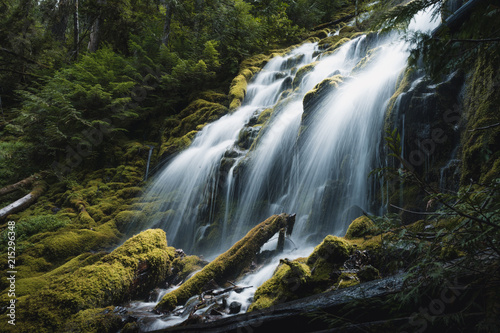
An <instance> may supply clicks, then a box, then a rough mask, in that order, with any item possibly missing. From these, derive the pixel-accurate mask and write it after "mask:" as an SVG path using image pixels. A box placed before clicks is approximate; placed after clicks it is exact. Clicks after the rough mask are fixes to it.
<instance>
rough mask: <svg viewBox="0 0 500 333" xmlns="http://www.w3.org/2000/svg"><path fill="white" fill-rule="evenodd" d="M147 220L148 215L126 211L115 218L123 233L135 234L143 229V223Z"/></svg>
mask: <svg viewBox="0 0 500 333" xmlns="http://www.w3.org/2000/svg"><path fill="white" fill-rule="evenodd" d="M145 220H146V214H144V213H143V212H141V211H130V210H126V211H123V212H120V213H118V214H117V215H116V216H115V218H114V221H115V225H116V227H117V228H118V230H119V231H120V232H122V233H129V234H133V233H135V232H137V231H139V230H138V228H140V227H141V222H142V221H145Z"/></svg>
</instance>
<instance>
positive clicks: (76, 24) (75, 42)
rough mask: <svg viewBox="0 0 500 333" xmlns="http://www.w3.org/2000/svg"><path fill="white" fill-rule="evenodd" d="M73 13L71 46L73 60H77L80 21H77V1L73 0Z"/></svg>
mask: <svg viewBox="0 0 500 333" xmlns="http://www.w3.org/2000/svg"><path fill="white" fill-rule="evenodd" d="M74 9H75V11H74V12H73V45H74V49H75V50H74V51H75V60H77V59H78V53H79V47H80V46H79V44H80V21H79V19H78V0H75V8H74Z"/></svg>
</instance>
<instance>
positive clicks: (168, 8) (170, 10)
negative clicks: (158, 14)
mask: <svg viewBox="0 0 500 333" xmlns="http://www.w3.org/2000/svg"><path fill="white" fill-rule="evenodd" d="M173 15H174V3H173V2H172V1H170V0H168V1H166V2H165V23H164V25H163V37H162V39H161V42H162V44H163V45H165V46H167V45H168V38H169V37H170V24H171V23H172V16H173Z"/></svg>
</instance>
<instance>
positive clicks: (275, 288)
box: [248, 260, 311, 311]
mask: <svg viewBox="0 0 500 333" xmlns="http://www.w3.org/2000/svg"><path fill="white" fill-rule="evenodd" d="M310 279H311V271H310V269H309V267H308V266H307V265H306V264H304V263H301V262H298V261H289V260H282V261H281V263H280V265H279V266H278V268H277V269H276V272H275V273H274V274H273V277H272V278H270V279H269V280H267V281H266V282H264V283H263V284H262V285H261V286H260V287H259V288H257V290H256V291H255V295H254V302H253V303H252V304H251V305H250V307H249V308H248V311H254V310H260V309H264V308H268V307H270V306H272V305H276V304H279V303H283V302H287V301H291V300H294V299H298V298H299V297H301V296H303V295H302V293H303V291H302V290H301V286H304V285H307V283H308V282H309V281H310Z"/></svg>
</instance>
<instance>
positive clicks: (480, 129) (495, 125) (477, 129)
mask: <svg viewBox="0 0 500 333" xmlns="http://www.w3.org/2000/svg"><path fill="white" fill-rule="evenodd" d="M497 126H500V123H496V124H493V125H488V126H484V127H478V128H473V129H470V130H469V132H474V131H482V130H485V129H488V128H493V127H497Z"/></svg>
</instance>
